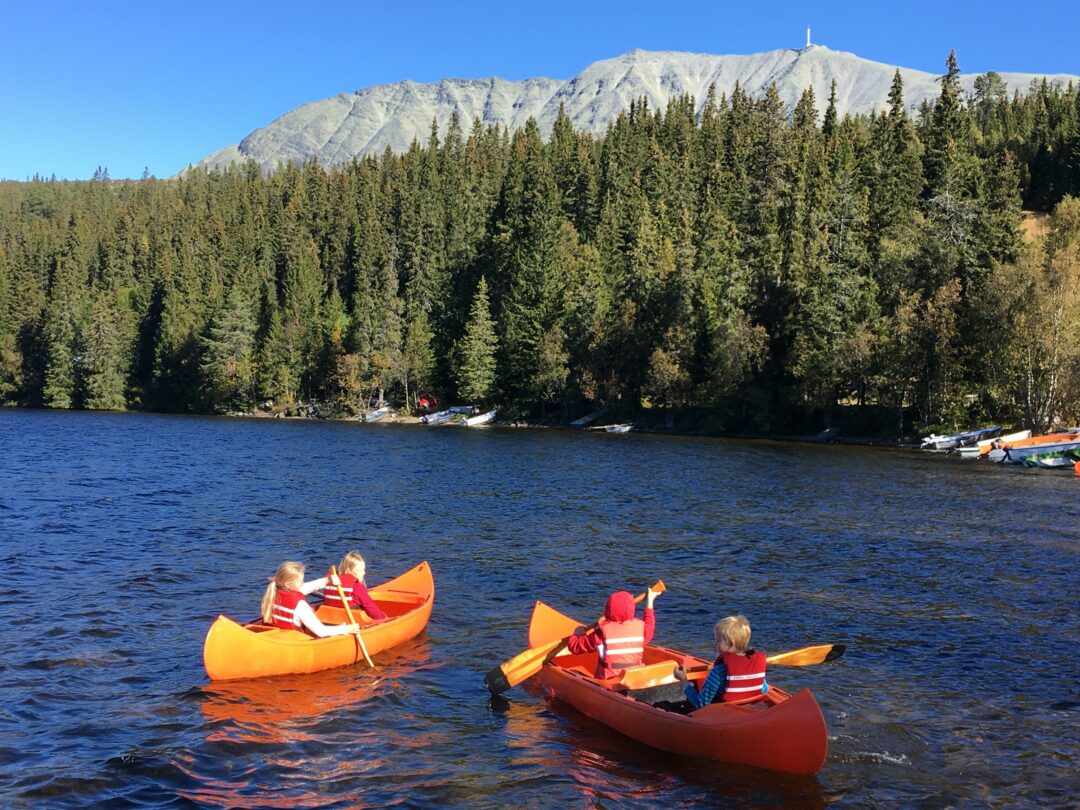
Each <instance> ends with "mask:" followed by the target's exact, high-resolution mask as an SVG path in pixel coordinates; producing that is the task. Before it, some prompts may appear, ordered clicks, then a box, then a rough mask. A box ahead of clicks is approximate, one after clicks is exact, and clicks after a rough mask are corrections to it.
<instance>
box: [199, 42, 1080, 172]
mask: <svg viewBox="0 0 1080 810" xmlns="http://www.w3.org/2000/svg"><path fill="white" fill-rule="evenodd" d="M896 70H897V68H896V67H895V66H892V65H885V64H882V63H880V62H871V61H869V60H867V59H862V58H860V57H858V56H855V55H854V54H851V53H845V52H843V51H833V50H830V49H829V48H826V47H824V46H821V45H811V46H810V47H807V48H802V49H799V50H792V49H783V50H775V51H767V52H765V53H756V54H746V55H728V56H718V55H713V54H696V53H681V52H674V51H642V50H633V51H630V52H629V53H625V54H623V55H621V56H617V57H615V58H613V59H604V60H601V61H599V62H594V63H593V64H591V65H589V66H588V67H587V68H585V69H584V70H583V71H581V73H579V74H578V75H576V76H574V77H573V78H571V79H568V80H566V81H560V80H557V79H545V78H535V79H526V80H524V81H518V82H511V81H506V80H504V79H499V78H490V79H443V80H442V81H440V82H436V83H433V84H417V83H415V82H412V81H408V80H406V81H401V82H398V83H396V84H380V85H376V86H374V87H368V88H364V89H361V90H357V91H356V92H355V93H342V94H340V95H337V96H334V97H333V98H328V99H323V100H322V101H313V102H311V103H308V104H304V105H301V106H300V107H297V108H296V109H295V110H292V111H291V112H288V113H285V114H284V115H282V116H281V117H280V118H278V119H276V120H275V121H273V122H272V123H270V124H269V125H267V126H265V127H261V128H260V129H257V130H255V131H254V132H252V133H251V134H250V135H248V136H247V137H246V138H244V139H243V140H242V141H241V142H240V143H239V145H234V146H229V147H226V148H225V149H222V150H221V151H219V152H215V153H214V154H212V155H210V156H208V157H206V158H203V159H202V160H200V161H199V162H197V163H195V164H193V165H194V166H197V167H200V166H205V167H208V168H224V167H226V166H228V165H229V164H231V163H234V162H243V161H246V160H250V159H254V160H255V161H257V162H258V163H259V165H260V166H261V167H262V168H263V169H264V170H272V169H274V168H275V167H276V166H277V164H278V163H279V162H297V163H302V162H304V161H307V160H311V159H312V158H317V159H318V160H319V162H320V163H322V164H323V165H339V164H342V163H347V162H349V161H350V160H352V159H353V158H355V157H360V156H362V155H366V154H372V153H375V154H380V153H382V152H383V151H384V150H385V149H386V148H387V147H389V148H390V149H392V150H393V151H395V152H403V151H405V150H407V149H408V148H409V145H410V144H411V143H412V141H413V140H414V139H416V140H418V141H420V143H426V142H427V139H428V137H429V135H430V132H431V122H432V120H435V121H437V122H438V126H439V133H440V135H442V134H444V133H445V132H446V127H447V125H448V124H449V122H450V117H451V115H452V114H453V113H454V112H457V114H458V117H459V119H460V120H461V122H462V124H461V125H462V127H463V128H464V129H465V130H466V133H467V131H468V128H469V127H470V126H471V125H472V122H473V121H474V120H476V119H479V120H480V121H481V122H482V123H483V124H485V125H486V124H499V125H505V126H506V127H508V128H509V129H510V130H511V131H513V130H514V129H516V128H518V127H521V126H523V125H524V124H525V122H526V121H527V120H528V119H529V118H530V117H534V118H536V120H537V122H538V123H539V125H540V130H541V132H542V133H543V135H544V136H545V137H547V136H548V135H550V133H551V128H552V126H553V125H554V123H555V117H556V116H557V115H558V112H559V105H560V104H562V105H564V106H565V109H566V113H567V115H568V116H570V119H571V120H572V121H573V123H574V126H575V127H577V128H578V129H579V130H583V131H586V132H592V133H594V134H598V135H599V134H602V133H603V132H604V131H605V130H606V129H607V126H608V124H610V123H611V122H612V121H613V120H614V119H615V118H616V116H618V114H619V113H620V112H622V111H624V110H626V109H627V108H628V107H629V106H630V102H631V101H633V100H635V99H638V98H641V97H642V96H644V97H645V98H647V99H648V101H649V105H650V107H652V108H660V109H663V108H664V107H665V106H666V105H667V103H668V100H669V99H671V98H673V97H678V96H681V95H683V94H686V93H689V94H690V95H692V96H693V97H694V99H695V101H696V103H697V105H698V109H699V110H700V108H701V105H702V104H704V102H705V98H706V95H707V93H708V90H709V87H710V85H715V86H716V90H717V92H718V93H727V94H730V93H731V91H732V89H733V88H734V87H735V83H736V82H739V83H740V84H741V86H742V87H743V89H744V90H746V91H747V92H748V93H749V94H750V95H752V96H759V95H761V94H763V93H764V92H765V90H766V89H767V88H768V86H769V85H770V84H772V83H773V82H775V83H776V86H777V89H778V90H779V92H780V97H781V98H782V99H783V101H784V103H785V104H786V105H787V106H788V108H789V109H790V108H792V107H794V105H795V103H796V102H797V101H798V99H799V97H800V96H801V95H802V93H803V91H804V90H805V89H806V88H807V87H813V88H814V93H815V95H816V96H817V99H818V106H819V109H822V110H823V109H824V105H825V99H827V98H828V96H829V88H830V86H831V84H832V81H833V80H834V79H835V80H836V96H837V109H838V112H839V114H840V115H844V114H846V113H852V114H856V113H869V112H871V111H872V110H875V109H877V110H880V109H883V108H884V107H885V105H886V103H887V101H886V99H887V96H888V93H889V87H890V85H891V83H892V79H893V74H894V72H895V71H896ZM899 70H900V75H901V77H902V78H903V80H904V101H905V103H906V104H907V105H908V107H909V108H914V107H917V106H918V105H919V104H921V103H922V101H923V100H924V99H933V98H936V97H937V95H938V93H939V92H940V84H939V76H938V75H937V74H933V73H927V72H925V71H921V70H913V69H910V68H899ZM977 75H979V74H970V75H963V74H962V75H961V77H960V81H961V85H962V86H963V87H964V89H965V90H966V91H968V92H971V91H972V89H973V86H974V83H975V78H976V76H977ZM1000 75H1001V78H1002V79H1003V80H1004V81H1005V82H1006V84H1007V85H1008V87H1009V92H1010V93H1012V91H1014V90H1020V91H1024V90H1026V89H1027V88H1028V87H1029V86H1030V84H1031V81H1032V80H1033V79H1039V78H1042V74H1034V73H1001V74H1000ZM1046 78H1047V79H1048V80H1049V81H1051V82H1060V83H1062V84H1064V83H1067V82H1069V81H1080V77H1077V76H1071V75H1064V74H1058V75H1048V76H1046Z"/></svg>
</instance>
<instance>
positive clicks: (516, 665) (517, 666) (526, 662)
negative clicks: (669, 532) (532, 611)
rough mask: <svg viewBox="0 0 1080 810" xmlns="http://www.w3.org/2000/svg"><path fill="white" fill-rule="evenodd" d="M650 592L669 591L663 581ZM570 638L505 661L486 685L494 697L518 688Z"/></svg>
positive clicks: (639, 597)
mask: <svg viewBox="0 0 1080 810" xmlns="http://www.w3.org/2000/svg"><path fill="white" fill-rule="evenodd" d="M649 590H650V591H655V592H656V593H663V592H664V591H665V590H667V588H666V586H665V585H664V581H663V580H657V581H656V584H655V585H653V586H652V587H651V588H649ZM648 595H649V594H648V591H646V592H645V593H643V594H640V595H638V596H635V597H634V602H635V604H636V603H637V602H640V601H641V600H642V599H644V598H645V597H646V596H648ZM600 621H601V620H600V619H597V620H596V621H595V622H593V623H592V624H590V625H589V626H588V627H586V628H585V632H586V633H587V632H589V631H590V630H594V629H596V626H597V625H598V624H600ZM569 639H570V636H567V637H566V638H560V639H558V640H556V641H551V642H549V643H547V644H541V645H540V646H539V647H532V648H531V649H528V650H525V652H523V653H518V654H517V655H515V656H514V657H513V658H511V659H510V660H509V661H504V662H503V663H501V664H499V666H497V667H495V668H494V669H492V670H491V671H490V672H488V674H487V675H485V676H484V685H485V686H486V687H487V688H488V689H490V690H491V694H493V695H501V694H502V693H503V692H505V691H506V690H507V689H509V688H511V687H513V686H517V685H518V684H519V683H521V682H522V681H524V680H527V679H529V678H531V677H532V676H533V675H535V674H536V673H537V672H539V671H540V670H541V668H542V667H543V666H544V664H546V663H547V662H548V661H550V660H551V659H552V658H554V657H555V656H556V655H558V654H559V653H561V652H562V649H563V647H564V646H565V645H566V642H567V641H569Z"/></svg>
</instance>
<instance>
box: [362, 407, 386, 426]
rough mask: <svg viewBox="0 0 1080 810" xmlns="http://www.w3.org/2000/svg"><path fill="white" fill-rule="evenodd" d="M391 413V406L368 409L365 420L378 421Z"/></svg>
mask: <svg viewBox="0 0 1080 810" xmlns="http://www.w3.org/2000/svg"><path fill="white" fill-rule="evenodd" d="M390 414H391V410H390V406H389V405H384V406H383V407H381V408H376V409H375V410H373V411H368V412H367V413H365V414H364V417H363V419H364V421H365V422H378V421H379V420H380V419H385V418H386V417H388V416H389V415H390Z"/></svg>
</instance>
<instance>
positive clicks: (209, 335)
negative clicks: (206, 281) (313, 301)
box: [199, 286, 256, 412]
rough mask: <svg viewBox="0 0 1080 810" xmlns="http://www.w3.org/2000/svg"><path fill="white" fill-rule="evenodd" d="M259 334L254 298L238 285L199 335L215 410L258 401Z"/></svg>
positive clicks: (205, 383)
mask: <svg viewBox="0 0 1080 810" xmlns="http://www.w3.org/2000/svg"><path fill="white" fill-rule="evenodd" d="M255 333H256V323H255V318H254V316H253V313H252V305H251V301H250V300H249V299H248V297H247V295H246V293H245V292H244V291H243V290H242V289H241V288H240V287H237V286H234V287H232V288H231V289H230V290H229V292H228V294H227V296H226V298H225V304H224V307H223V308H222V309H221V310H220V311H219V312H218V313H217V314H216V315H215V316H214V317H213V318H212V319H211V321H210V324H209V326H208V328H207V330H206V332H205V333H204V334H203V335H202V336H201V337H200V338H199V346H200V349H201V354H200V358H199V374H200V377H201V379H202V391H203V396H204V397H205V399H206V402H207V404H208V406H209V408H210V409H211V410H214V411H218V412H225V411H245V410H248V409H250V408H251V407H252V406H253V405H254V404H255V391H256V386H255V382H256V371H255V370H256V361H255Z"/></svg>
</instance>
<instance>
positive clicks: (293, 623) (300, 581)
mask: <svg viewBox="0 0 1080 810" xmlns="http://www.w3.org/2000/svg"><path fill="white" fill-rule="evenodd" d="M325 587H326V578H325V577H322V578H320V579H313V580H311V581H310V582H304V564H303V563H298V562H293V561H292V560H286V561H285V562H283V563H282V564H281V565H279V566H278V569H277V573H276V574H274V576H272V577H270V584H269V585H267V586H266V593H264V594H263V598H262V619H263V621H264V622H265V623H266V624H270V625H273V626H274V627H280V628H281V629H282V630H307V631H308V632H309V633H311V634H312V635H313V636H315V637H317V638H326V637H327V636H343V635H346V634H349V633H352V634H356V633H359V632H360V625H358V624H323V623H322V621H320V620H319V617H318V616H316V615H315V611H314V610H312V608H311V605H309V604H308V603H307V600H306V599H305V598H304V597H305V596H307V594H309V593H311V592H312V591H317V590H319V589H320V588H325Z"/></svg>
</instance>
